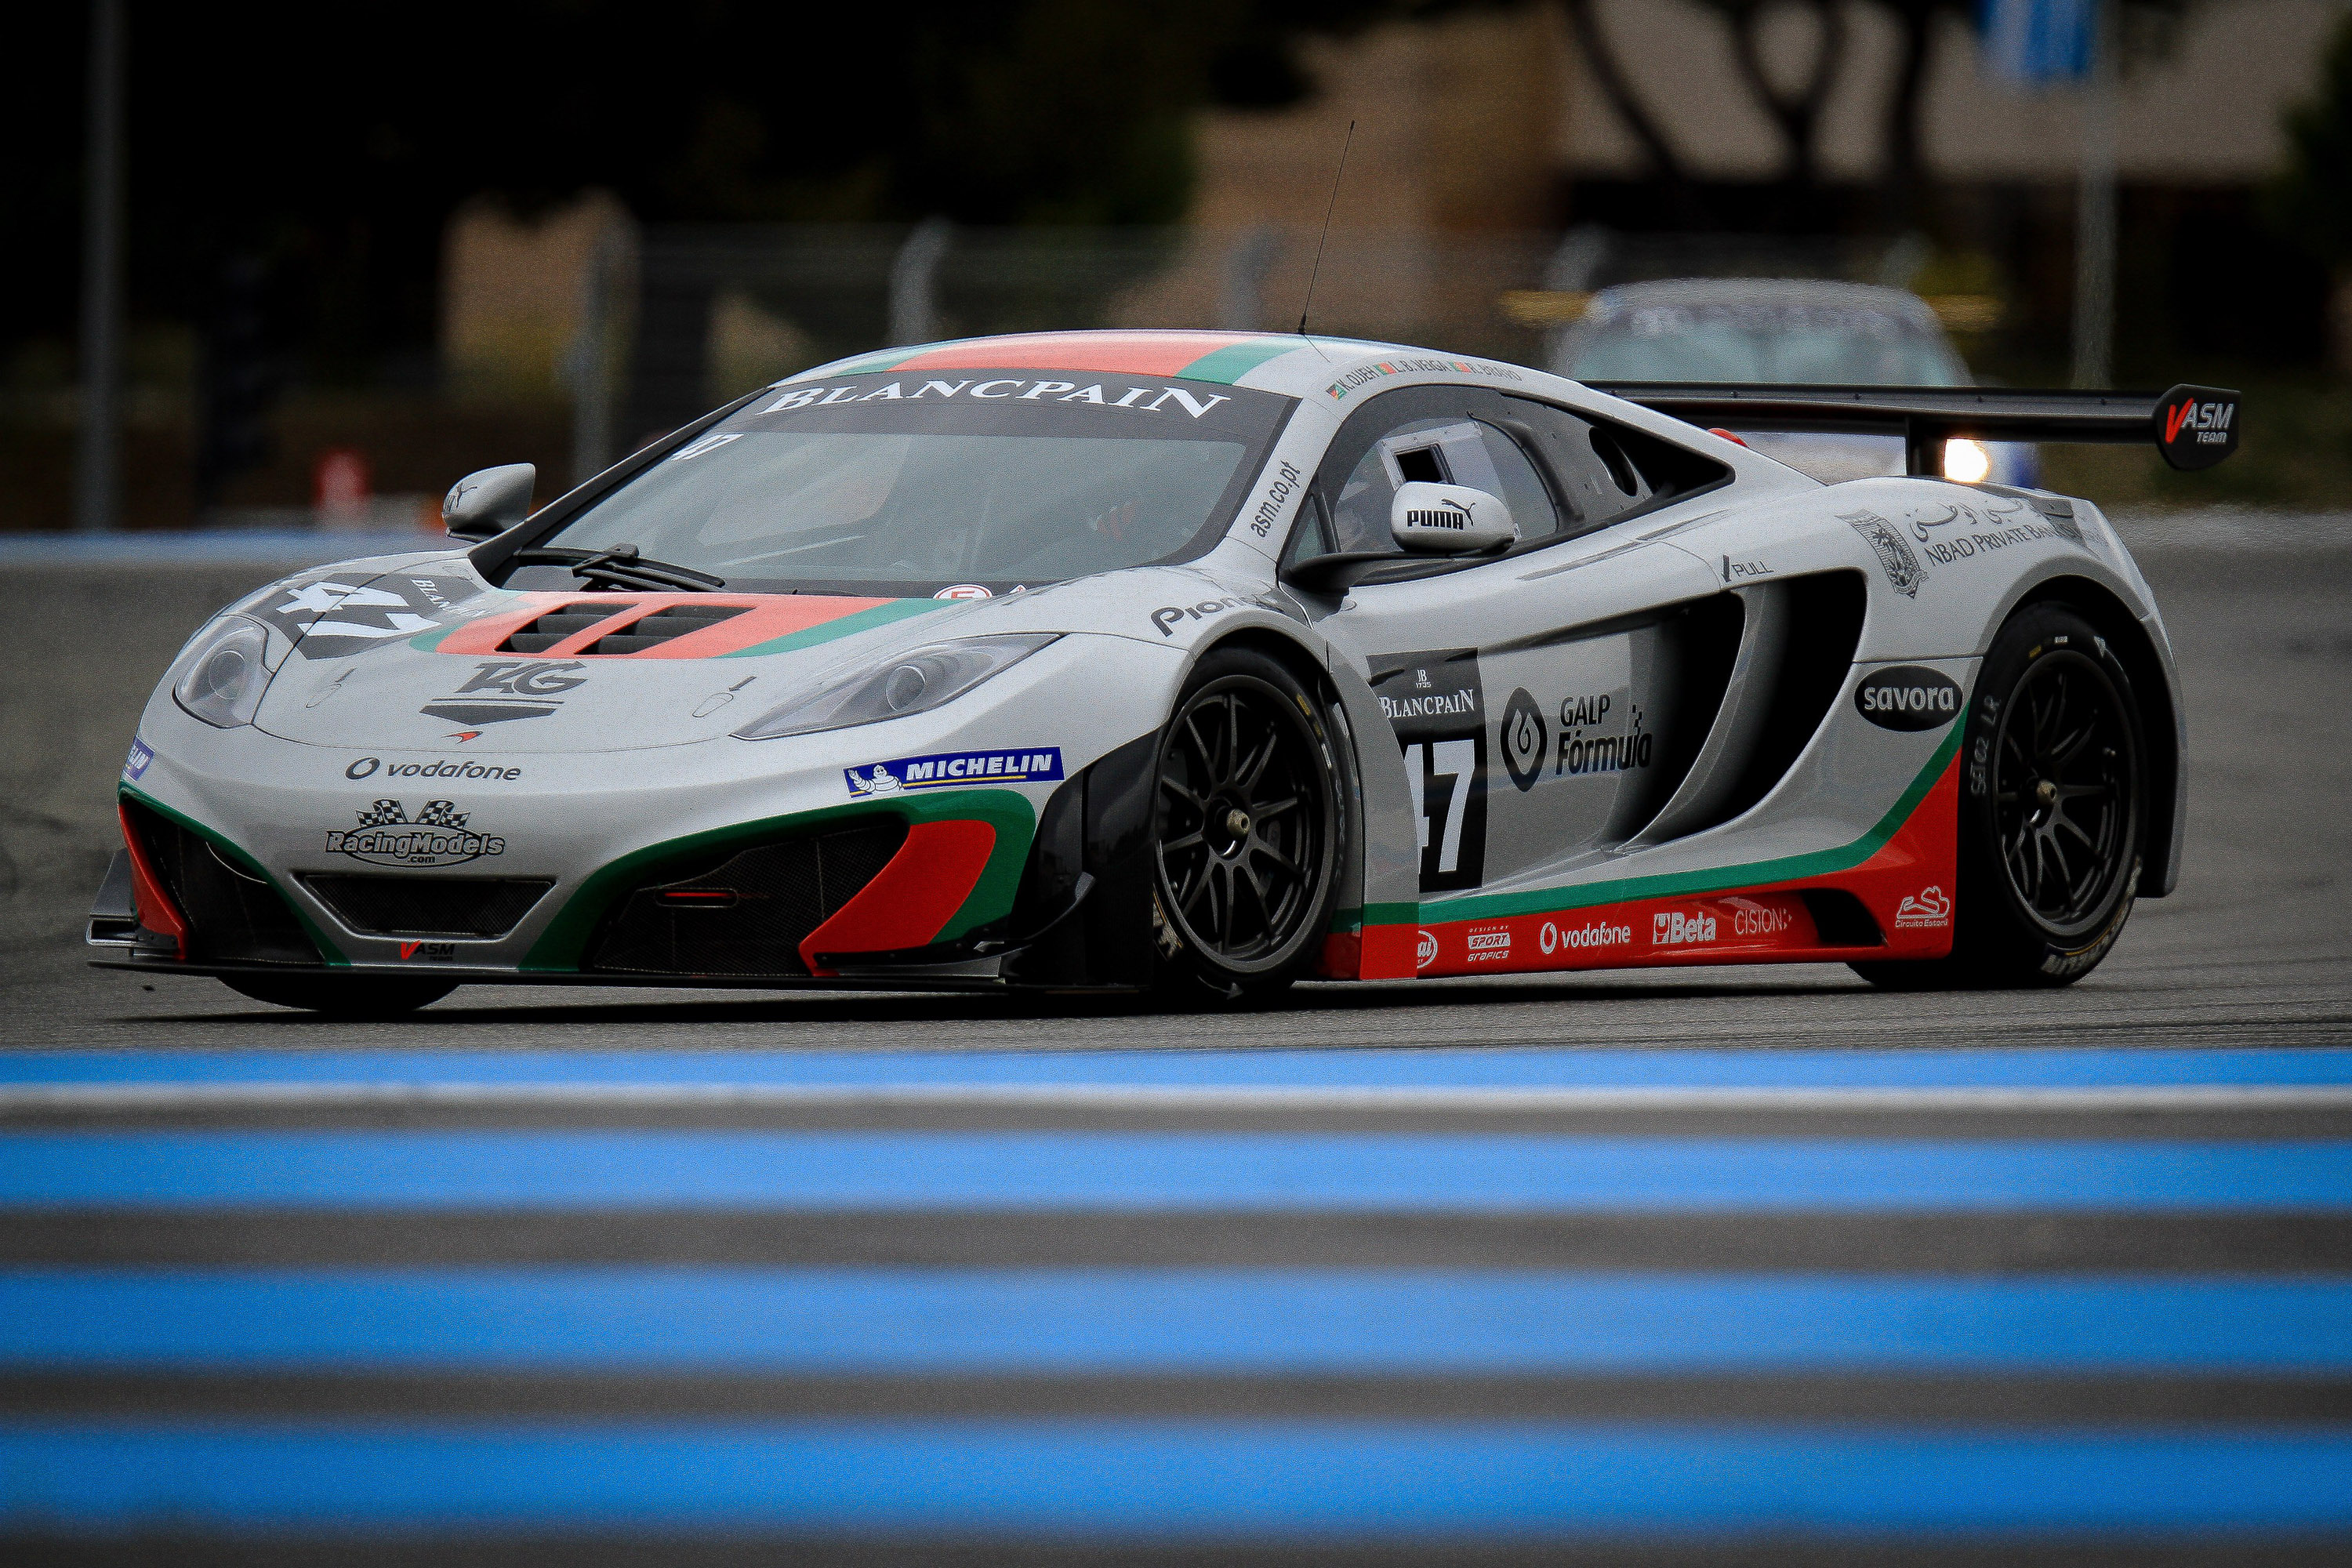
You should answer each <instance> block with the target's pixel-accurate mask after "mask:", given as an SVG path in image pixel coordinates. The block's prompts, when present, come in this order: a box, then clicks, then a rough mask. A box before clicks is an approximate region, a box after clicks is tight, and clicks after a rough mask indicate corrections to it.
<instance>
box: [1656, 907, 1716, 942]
mask: <svg viewBox="0 0 2352 1568" xmlns="http://www.w3.org/2000/svg"><path fill="white" fill-rule="evenodd" d="M1714 940H1715V917H1714V916H1713V915H1703V914H1690V915H1685V914H1679V913H1676V912H1675V911H1673V910H1659V911H1658V912H1657V913H1656V914H1654V915H1652V916H1651V917H1650V945H1651V946H1652V947H1685V946H1688V945H1689V944H1690V943H1692V942H1713V941H1714Z"/></svg>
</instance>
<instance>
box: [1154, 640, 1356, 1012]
mask: <svg viewBox="0 0 2352 1568" xmlns="http://www.w3.org/2000/svg"><path fill="white" fill-rule="evenodd" d="M1337 776H1338V770H1337V768H1336V766H1335V763H1334V759H1333V756H1332V748H1331V742H1330V738H1329V734H1328V730H1327V729H1326V727H1325V723H1324V720H1323V718H1322V715H1321V712H1320V710H1318V706H1317V704H1316V702H1315V700H1314V698H1313V697H1312V696H1311V695H1310V694H1309V693H1308V692H1307V689H1306V688H1305V687H1304V686H1303V685H1301V684H1300V682H1299V681H1298V680H1297V678H1295V677H1294V676H1292V675H1291V673H1290V672H1289V671H1288V670H1286V669H1285V668H1283V667H1282V666H1281V665H1280V664H1278V663H1277V662H1276V661H1275V660H1274V659H1272V658H1267V657H1265V655H1263V654H1259V653H1256V652H1254V651H1251V650H1247V649H1219V650H1216V651H1214V652H1213V653H1211V654H1210V655H1209V656H1208V657H1207V658H1203V659H1202V661H1201V663H1200V665H1199V667H1198V668H1196V669H1195V670H1194V671H1193V675H1192V679H1191V680H1190V681H1189V682H1188V683H1187V684H1186V687H1185V690H1184V694H1183V696H1182V697H1181V699H1179V700H1178V702H1177V704H1176V711H1175V713H1174V715H1173V716H1172V717H1171V719H1170V720H1169V721H1168V727H1167V729H1166V730H1165V731H1162V733H1161V736H1160V764H1159V773H1158V787H1157V789H1156V792H1155V793H1156V795H1157V797H1158V798H1157V800H1156V802H1155V805H1154V812H1153V826H1154V832H1153V845H1152V848H1153V857H1154V860H1155V886H1154V893H1155V896H1156V908H1155V909H1154V910H1153V921H1154V924H1155V926H1156V927H1157V928H1158V929H1157V930H1155V931H1154V932H1153V935H1154V937H1155V938H1156V940H1157V947H1158V952H1159V954H1160V968H1161V970H1162V973H1163V978H1166V979H1168V980H1170V981H1171V982H1172V983H1173V984H1174V985H1175V987H1176V988H1177V989H1178V990H1180V991H1191V992H1193V993H1198V992H1199V991H1201V990H1202V989H1205V990H1207V991H1208V992H1209V993H1211V994H1216V995H1221V996H1224V997H1227V998H1231V997H1233V996H1235V995H1238V994H1242V993H1244V992H1252V991H1268V990H1274V989H1277V988H1279V987H1281V986H1283V985H1286V984H1289V983H1290V982H1291V981H1292V980H1294V979H1297V977H1298V976H1299V975H1300V974H1302V973H1305V972H1306V971H1307V969H1309V968H1311V967H1312V965H1313V963H1314V962H1315V960H1316V958H1317V956H1318V954H1319V952H1320V950H1321V945H1322V938H1323V933H1324V931H1325V929H1326V927H1327V926H1328V924H1329V921H1330V907H1331V900H1332V897H1333V892H1334V889H1335V886H1336V882H1337V875H1336V873H1337V868H1338V865H1339V853H1338V850H1339V843H1338V839H1339V831H1338V825H1339V804H1338V802H1339V791H1338V788H1337V784H1336V781H1337Z"/></svg>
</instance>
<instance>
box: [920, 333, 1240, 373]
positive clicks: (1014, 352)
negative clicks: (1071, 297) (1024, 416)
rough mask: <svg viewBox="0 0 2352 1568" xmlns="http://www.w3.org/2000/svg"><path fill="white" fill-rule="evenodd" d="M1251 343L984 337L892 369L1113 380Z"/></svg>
mask: <svg viewBox="0 0 2352 1568" xmlns="http://www.w3.org/2000/svg"><path fill="white" fill-rule="evenodd" d="M1244 341H1245V334H1243V333H1239V332H1040V333H1036V334H1034V335H1032V336H1027V337H1008V338H983V339H982V340H980V341H979V342H969V343H952V344H950V345H949V346H948V347H946V348H940V349H932V350H930V351H929V352H928V353H919V354H917V355H916V356H915V357H914V358H912V359H910V360H907V361H904V362H903V363H899V364H898V365H896V366H894V367H892V368H893V372H894V374H895V373H897V372H903V371H912V370H1068V371H1083V372H1087V373H1091V374H1110V375H1174V374H1177V373H1178V372H1180V371H1181V370H1182V369H1183V368H1184V367H1185V366H1186V365H1188V364H1191V363H1192V362H1193V361H1194V360H1197V359H1200V358H1202V356H1203V355H1206V354H1213V353H1216V352H1217V351H1218V350H1219V349H1223V348H1231V347H1232V346H1233V345H1234V344H1235V343H1237V342H1244Z"/></svg>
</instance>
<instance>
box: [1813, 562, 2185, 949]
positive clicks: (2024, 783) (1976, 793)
mask: <svg viewBox="0 0 2352 1568" xmlns="http://www.w3.org/2000/svg"><path fill="white" fill-rule="evenodd" d="M1967 723H1968V731H1967V733H1966V734H1965V735H1964V736H1963V737H1962V746H1963V750H1962V752H1961V755H1962V756H1963V757H1965V758H1966V759H1967V761H1966V763H1965V767H1966V774H1965V778H1964V782H1963V785H1962V789H1961V793H1960V805H1959V817H1960V820H1959V830H1960V833H1959V837H1960V842H1959V885H1958V888H1957V889H1954V894H1955V896H1954V905H1955V908H1954V911H1953V916H1954V920H1955V921H1956V924H1955V926H1954V929H1953V941H1952V953H1951V956H1950V957H1948V958H1942V959H1933V960H1928V961H1927V962H1924V963H1857V964H1855V965H1854V966H1853V968H1854V971H1855V973H1859V974H1861V975H1862V976H1863V978H1864V979H1866V980H1868V981H1870V982H1872V983H1873V984H1878V985H1884V986H1889V987H1893V988H1897V989H1906V990H1927V989H1957V988H1961V987H1998V986H2035V985H2066V984H2073V983H2074V981H2077V980H2080V979H2081V978H2082V977H2083V976H2084V975H2085V974H2088V973H2090V972H2091V971H2092V970H2093V969H2095V968H2096V967H2097V966H2098V963H2099V961H2100V960H2101V959H2103V958H2105V957H2106V955H2107V952H2108V950H2109V949H2110V948H2112V947H2114V946H2115V942H2116V937H2118V936H2120V935H2121V934H2122V933H2123V929H2124V922H2125V921H2126V920H2128V919H2130V918H2131V910H2132V903H2133V900H2134V899H2135V897H2136V896H2137V892H2138V889H2139V870H2140V846H2141V843H2142V840H2143V838H2144V837H2145V827H2144V820H2143V818H2144V814H2145V812H2146V810H2147V805H2146V802H2147V773H2146V765H2147V764H2146V762H2145V760H2144V759H2145V758H2146V755H2147V749H2146V747H2145V746H2144V745H2143V744H2142V743H2141V738H2140V726H2139V709H2138V705H2137V702H2135V700H2133V696H2132V688H2131V677H2130V675H2129V674H2128V673H2127V672H2126V670H2125V668H2124V667H2123V661H2122V660H2121V659H2119V658H2116V655H2115V652H2114V650H2113V649H2111V648H2109V647H2107V644H2106V640H2105V638H2104V637H2100V636H2099V634H2098V632H2097V631H2096V630H2095V628H2094V627H2093V626H2091V624H2090V623H2089V622H2088V621H2086V620H2084V618H2083V617H2082V616H2079V615H2077V614H2076V613H2075V612H2074V611H2073V610H2071V609H2068V608H2066V607H2065V606H2064V605H2028V606H2027V607H2026V608H2024V609H2022V610H2020V611H2018V612H2017V614H2016V615H2014V616H2011V617H2010V619H2009V621H2008V623H2007V624H2006V625H2004V626H2002V627H2001V629H2000V635H1998V636H1997V637H1994V638H1993V644H1992V648H1991V651H1990V652H1989V653H1988V654H1987V655H1986V656H1985V661H1984V668H1983V671H1982V673H1981V674H1980V675H1979V677H1978V679H1977V692H1976V697H1975V699H1974V700H1973V701H1971V702H1970V703H1969V716H1968V721H1967Z"/></svg>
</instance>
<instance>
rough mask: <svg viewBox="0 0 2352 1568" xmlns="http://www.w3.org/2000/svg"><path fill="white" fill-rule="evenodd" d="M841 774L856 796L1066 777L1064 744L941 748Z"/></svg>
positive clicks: (851, 794) (1033, 781)
mask: <svg viewBox="0 0 2352 1568" xmlns="http://www.w3.org/2000/svg"><path fill="white" fill-rule="evenodd" d="M841 776H842V778H843V780H844V782H845V783H846V784H848V786H849V794H850V797H851V798H852V799H855V800H865V799H867V798H870V797H871V796H874V795H900V794H904V793H906V792H908V791H910V790H923V789H955V788H960V787H963V786H967V785H971V784H1042V783H1045V782H1048V781H1051V780H1055V779H1058V778H1060V777H1061V776H1062V748H1061V747H1059V746H1029V747H1025V748H1024V749H1023V750H1020V751H1017V752H1002V751H1000V752H934V753H933V754H931V755H930V756H928V757H894V758H892V759H891V760H890V761H888V762H882V763H866V766H865V767H864V769H862V770H861V769H857V768H845V769H843V770H842V775H841Z"/></svg>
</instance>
